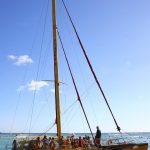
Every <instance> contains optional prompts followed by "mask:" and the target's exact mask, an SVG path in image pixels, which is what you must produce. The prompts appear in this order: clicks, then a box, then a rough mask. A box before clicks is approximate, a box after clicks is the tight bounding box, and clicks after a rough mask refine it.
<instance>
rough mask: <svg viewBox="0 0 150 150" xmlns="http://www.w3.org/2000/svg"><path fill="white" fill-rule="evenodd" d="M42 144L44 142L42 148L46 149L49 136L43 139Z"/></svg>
mask: <svg viewBox="0 0 150 150" xmlns="http://www.w3.org/2000/svg"><path fill="white" fill-rule="evenodd" d="M42 142H43V145H42V148H44V149H46V147H47V136H46V135H45V136H44V137H43V139H42Z"/></svg>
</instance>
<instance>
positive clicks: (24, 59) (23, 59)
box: [8, 55, 33, 66]
mask: <svg viewBox="0 0 150 150" xmlns="http://www.w3.org/2000/svg"><path fill="white" fill-rule="evenodd" d="M8 58H9V59H11V60H13V61H14V64H15V65H17V66H20V65H26V64H31V63H33V60H32V59H31V58H30V57H29V56H28V55H22V56H15V55H9V56H8Z"/></svg>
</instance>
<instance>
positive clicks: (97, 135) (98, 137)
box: [95, 126, 101, 146]
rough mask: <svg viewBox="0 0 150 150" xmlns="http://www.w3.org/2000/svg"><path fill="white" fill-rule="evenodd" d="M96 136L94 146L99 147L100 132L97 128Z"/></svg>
mask: <svg viewBox="0 0 150 150" xmlns="http://www.w3.org/2000/svg"><path fill="white" fill-rule="evenodd" d="M96 128H97V131H96V136H95V145H96V146H100V145H101V130H100V129H99V127H98V126H97V127H96Z"/></svg>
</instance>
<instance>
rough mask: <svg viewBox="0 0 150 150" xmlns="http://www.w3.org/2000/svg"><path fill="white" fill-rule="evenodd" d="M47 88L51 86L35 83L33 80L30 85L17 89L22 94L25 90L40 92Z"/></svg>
mask: <svg viewBox="0 0 150 150" xmlns="http://www.w3.org/2000/svg"><path fill="white" fill-rule="evenodd" d="M45 86H49V84H48V83H47V82H45V81H34V80H32V81H31V82H30V83H28V84H26V85H22V86H20V87H19V88H18V89H17V91H18V92H20V91H23V90H24V89H28V90H29V91H35V90H36V91H39V90H41V89H42V88H43V87H45Z"/></svg>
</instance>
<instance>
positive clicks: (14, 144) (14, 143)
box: [12, 140, 17, 150]
mask: <svg viewBox="0 0 150 150" xmlns="http://www.w3.org/2000/svg"><path fill="white" fill-rule="evenodd" d="M12 150H17V141H16V140H14V141H13V147H12Z"/></svg>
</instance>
